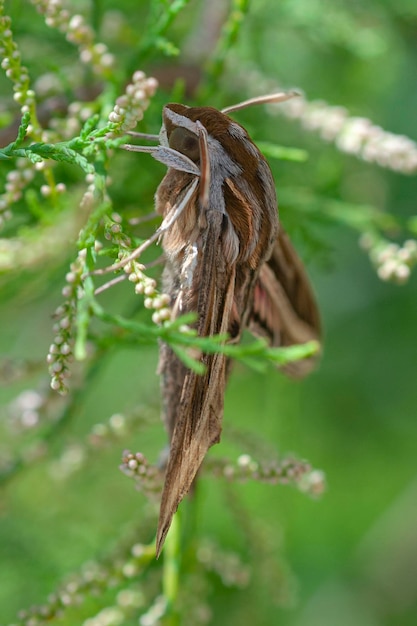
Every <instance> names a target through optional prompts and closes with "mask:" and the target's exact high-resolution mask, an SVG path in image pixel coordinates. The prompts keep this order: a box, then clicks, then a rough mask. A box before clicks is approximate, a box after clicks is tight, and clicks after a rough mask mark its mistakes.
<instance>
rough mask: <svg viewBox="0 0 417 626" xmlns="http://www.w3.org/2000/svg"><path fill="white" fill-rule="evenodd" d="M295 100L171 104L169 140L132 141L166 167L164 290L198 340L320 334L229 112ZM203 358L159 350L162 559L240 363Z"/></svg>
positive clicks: (305, 284) (272, 202) (248, 147)
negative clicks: (197, 367) (195, 365)
mask: <svg viewBox="0 0 417 626" xmlns="http://www.w3.org/2000/svg"><path fill="white" fill-rule="evenodd" d="M293 95H294V94H275V95H273V96H265V97H263V98H255V99H253V100H249V101H246V102H244V103H241V104H239V105H236V106H235V107H229V108H228V109H224V110H223V111H218V110H217V109H214V108H212V107H187V106H185V105H182V104H167V105H166V106H165V107H164V109H163V126H162V130H161V133H160V135H159V141H160V145H159V146H155V147H142V146H131V145H127V146H125V148H126V149H128V150H134V151H145V152H151V153H152V155H153V156H154V157H155V158H156V159H157V160H159V161H161V162H162V163H164V164H165V165H167V166H168V172H167V174H166V175H165V177H164V179H163V180H162V182H161V183H160V185H159V187H158V189H157V192H156V196H155V200H156V210H157V212H158V213H160V214H161V215H162V216H163V218H164V219H163V222H162V225H161V227H160V228H159V229H158V231H157V235H160V236H161V237H162V246H163V249H164V252H165V257H166V266H165V269H164V273H163V282H164V291H166V292H167V293H168V294H169V295H170V298H171V306H172V309H173V314H174V316H178V315H182V314H184V313H188V312H190V311H193V312H195V313H197V322H196V329H197V332H198V334H199V335H200V336H209V335H214V334H219V333H221V334H224V333H227V334H228V336H229V338H230V339H229V341H230V342H238V341H239V339H240V337H241V335H242V332H243V331H244V329H245V328H248V329H249V330H250V331H251V332H252V333H253V334H255V335H256V336H261V337H265V338H267V339H268V341H269V342H270V344H271V345H272V346H288V345H292V344H300V343H304V342H306V341H309V340H311V339H318V338H319V336H320V321H319V314H318V311H317V306H316V303H315V299H314V295H313V292H312V289H311V287H310V284H309V281H308V278H307V276H306V273H305V271H304V268H303V265H302V263H301V261H300V260H299V258H298V256H297V254H296V252H295V251H294V248H293V247H292V245H291V242H290V240H289V238H288V236H287V235H286V233H285V232H284V230H283V229H282V227H281V226H278V212H277V200H276V195H275V185H274V180H273V178H272V174H271V170H270V168H269V166H268V163H267V161H266V160H265V158H264V157H263V155H262V154H261V152H260V151H259V150H258V148H257V147H256V145H255V144H254V143H253V141H252V140H251V138H250V137H249V135H248V133H247V132H246V130H245V129H244V128H243V127H242V126H241V125H240V124H238V123H236V122H235V121H233V120H232V119H231V118H230V117H229V116H228V115H227V113H230V112H231V111H234V110H238V109H240V108H243V106H248V105H250V104H253V103H262V102H271V101H275V102H276V101H283V100H286V99H288V98H289V97H292V96H293ZM132 134H133V133H132ZM134 134H135V135H138V136H142V137H144V136H145V137H147V138H154V137H152V136H146V135H142V134H136V133H134ZM200 360H201V362H202V363H203V364H204V365H205V373H204V374H202V375H201V374H197V373H195V372H194V371H192V370H190V369H188V368H187V367H186V366H185V365H184V364H183V363H182V361H181V360H180V359H179V358H178V357H177V356H176V355H175V354H174V352H173V350H172V349H171V348H170V347H169V346H168V345H166V344H162V345H161V350H160V365H159V372H160V374H161V376H162V399H163V419H164V422H165V425H166V428H167V431H168V435H169V440H170V454H169V459H168V464H167V467H166V476H165V485H164V489H163V494H162V501H161V509H160V515H159V523H158V531H157V538H156V552H157V555H159V554H160V551H161V549H162V546H163V543H164V540H165V537H166V534H167V532H168V529H169V527H170V524H171V521H172V517H173V515H174V513H175V511H176V510H177V508H178V505H179V503H180V502H181V500H182V499H183V497H184V496H185V495H186V493H187V492H188V491H189V489H190V487H191V485H192V483H193V480H194V478H195V476H196V473H197V471H198V469H199V467H200V465H201V463H202V461H203V459H204V457H205V455H206V453H207V451H208V449H209V448H210V447H211V446H212V445H213V444H215V443H218V442H219V440H220V434H221V428H222V418H223V402H224V392H225V387H226V381H227V377H228V373H229V371H230V359H228V358H227V357H225V356H224V355H222V354H202V355H201V356H200ZM312 364H313V359H311V358H310V359H306V360H303V361H298V362H295V363H293V364H291V365H289V366H286V368H285V370H286V371H287V373H289V374H291V375H295V376H297V375H304V374H306V373H307V372H308V371H309V370H310V369H311V367H312Z"/></svg>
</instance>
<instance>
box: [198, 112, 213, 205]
mask: <svg viewBox="0 0 417 626" xmlns="http://www.w3.org/2000/svg"><path fill="white" fill-rule="evenodd" d="M196 124H197V128H198V143H199V147H200V205H201V206H202V207H203V208H206V207H207V206H208V199H209V191H210V153H209V148H208V142H207V131H206V129H205V128H204V126H203V124H202V123H201V122H200V121H199V120H197V122H196Z"/></svg>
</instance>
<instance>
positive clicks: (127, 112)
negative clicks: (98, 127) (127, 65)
mask: <svg viewBox="0 0 417 626" xmlns="http://www.w3.org/2000/svg"><path fill="white" fill-rule="evenodd" d="M157 86H158V83H157V81H156V79H155V78H152V77H147V76H145V74H144V73H143V72H141V71H137V72H135V73H134V74H133V77H132V82H131V83H129V84H128V86H127V87H126V91H125V93H124V94H123V95H122V96H120V97H119V98H117V100H116V104H115V107H114V109H113V111H112V112H111V113H110V115H109V120H110V122H111V126H110V129H111V130H110V136H111V137H114V136H116V135H119V134H123V133H125V132H127V131H129V130H132V128H134V127H135V126H136V124H137V123H138V122H139V121H140V120H141V119H142V118H143V113H144V111H145V110H146V109H147V108H148V106H149V100H150V99H151V98H152V96H153V95H154V93H155V91H156V89H157Z"/></svg>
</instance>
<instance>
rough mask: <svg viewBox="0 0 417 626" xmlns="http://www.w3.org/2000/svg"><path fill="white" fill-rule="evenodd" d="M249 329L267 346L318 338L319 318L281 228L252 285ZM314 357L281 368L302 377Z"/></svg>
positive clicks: (287, 372) (293, 251)
mask: <svg viewBox="0 0 417 626" xmlns="http://www.w3.org/2000/svg"><path fill="white" fill-rule="evenodd" d="M249 330H250V331H251V332H252V334H254V335H256V336H257V337H263V338H267V339H268V341H269V343H270V345H271V346H274V347H278V346H291V345H294V344H302V343H305V342H307V341H310V340H313V339H315V340H319V339H320V336H321V328H320V315H319V312H318V308H317V304H316V300H315V296H314V293H313V289H312V287H311V284H310V281H309V279H308V276H307V274H306V271H305V269H304V266H303V263H302V262H301V260H300V258H299V256H298V254H297V253H296V251H295V249H294V247H293V245H292V243H291V241H290V238H289V237H288V235H287V233H286V232H285V231H284V230H283V228H282V227H281V226H280V230H279V234H278V237H277V240H276V242H275V245H274V248H273V251H272V254H271V257H270V258H269V260H268V261H267V262H266V263H264V265H263V266H262V268H261V271H260V274H259V278H258V280H257V281H256V283H255V289H254V299H253V306H252V311H251V315H250V321H249ZM316 361H317V357H310V358H307V359H303V360H301V361H296V362H294V363H290V364H288V365H286V366H284V367H283V368H282V369H283V370H284V371H285V373H286V374H289V375H290V376H294V377H301V376H305V375H306V374H308V373H309V372H310V371H311V369H312V368H313V367H314V365H315V363H316Z"/></svg>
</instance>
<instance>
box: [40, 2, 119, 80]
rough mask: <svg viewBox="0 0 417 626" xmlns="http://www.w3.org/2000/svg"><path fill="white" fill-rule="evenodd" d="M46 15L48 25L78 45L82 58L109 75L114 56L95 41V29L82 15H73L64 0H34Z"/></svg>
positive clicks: (103, 45)
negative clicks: (65, 7) (64, 6)
mask: <svg viewBox="0 0 417 626" xmlns="http://www.w3.org/2000/svg"><path fill="white" fill-rule="evenodd" d="M32 2H33V4H34V5H35V7H36V8H37V10H38V11H39V13H42V14H43V15H44V16H45V22H46V24H47V26H50V27H51V28H57V29H58V30H59V31H60V32H61V33H64V34H65V35H66V39H67V41H69V42H70V43H73V44H75V45H76V46H78V49H79V53H80V59H81V61H82V62H83V63H87V64H89V65H90V66H91V67H92V69H93V71H94V72H95V73H96V74H98V75H99V76H103V75H104V76H108V75H109V74H110V72H111V70H112V68H113V66H114V63H115V59H114V56H113V55H112V54H111V53H110V52H109V51H108V48H107V46H106V45H105V44H103V43H94V31H93V29H92V28H91V27H90V26H89V25H88V24H86V22H85V19H84V17H83V16H82V15H72V16H71V14H70V13H69V11H67V10H66V9H64V8H63V3H62V0H32Z"/></svg>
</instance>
